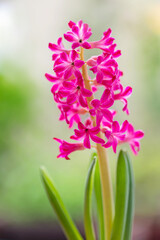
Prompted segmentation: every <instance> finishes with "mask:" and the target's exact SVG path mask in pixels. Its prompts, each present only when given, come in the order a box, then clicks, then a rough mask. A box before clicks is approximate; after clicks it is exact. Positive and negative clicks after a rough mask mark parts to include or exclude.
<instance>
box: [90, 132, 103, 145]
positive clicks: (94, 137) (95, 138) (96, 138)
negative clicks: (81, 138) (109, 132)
mask: <svg viewBox="0 0 160 240" xmlns="http://www.w3.org/2000/svg"><path fill="white" fill-rule="evenodd" d="M90 137H91V139H92V141H93V142H96V143H100V144H104V143H105V141H104V140H103V139H102V138H100V137H97V136H95V135H92V134H91V135H90Z"/></svg>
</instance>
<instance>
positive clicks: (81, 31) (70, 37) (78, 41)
mask: <svg viewBox="0 0 160 240" xmlns="http://www.w3.org/2000/svg"><path fill="white" fill-rule="evenodd" d="M68 25H69V27H70V28H71V31H69V32H67V33H65V34H64V38H65V39H66V40H67V41H69V42H72V43H73V44H72V48H73V49H75V48H77V47H79V46H82V47H83V48H86V49H89V48H91V45H90V44H89V43H88V42H87V41H86V40H87V39H88V38H90V36H91V35H92V32H91V28H89V26H88V24H86V23H83V21H82V20H80V21H78V22H77V24H76V23H74V22H72V21H70V22H69V24H68Z"/></svg>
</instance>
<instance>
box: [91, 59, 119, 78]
mask: <svg viewBox="0 0 160 240" xmlns="http://www.w3.org/2000/svg"><path fill="white" fill-rule="evenodd" d="M117 66H118V64H117V62H116V61H115V60H114V59H106V58H103V57H102V56H98V58H97V62H96V64H95V66H93V67H92V68H90V70H91V71H92V72H93V73H94V74H96V80H97V83H102V81H103V79H104V78H105V77H108V78H110V79H112V77H113V74H112V68H114V69H115V68H117Z"/></svg>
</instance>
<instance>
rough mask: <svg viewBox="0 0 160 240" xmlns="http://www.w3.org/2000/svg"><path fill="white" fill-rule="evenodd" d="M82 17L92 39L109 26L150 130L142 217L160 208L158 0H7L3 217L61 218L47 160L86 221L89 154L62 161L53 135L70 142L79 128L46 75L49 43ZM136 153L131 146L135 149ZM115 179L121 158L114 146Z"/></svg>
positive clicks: (137, 111)
mask: <svg viewBox="0 0 160 240" xmlns="http://www.w3.org/2000/svg"><path fill="white" fill-rule="evenodd" d="M79 19H83V21H84V22H87V23H88V24H89V25H90V27H91V28H92V31H93V35H92V40H96V39H98V38H100V37H101V35H102V32H103V31H105V30H106V29H107V28H108V27H111V28H112V31H113V33H112V36H113V37H115V38H116V43H117V45H118V49H121V50H122V56H121V57H120V59H119V60H118V62H119V65H120V69H122V70H123V71H124V76H123V78H122V81H123V82H124V85H131V86H132V87H133V94H132V96H131V98H130V99H129V108H130V113H131V114H130V116H129V117H126V115H125V114H124V113H121V119H126V118H127V119H128V120H129V121H131V122H132V123H133V124H134V126H135V128H136V129H143V130H144V132H145V138H144V139H143V140H142V141H141V151H140V153H139V155H138V156H137V157H134V156H133V154H132V153H131V152H130V155H131V158H132V159H133V165H134V169H135V179H136V214H137V215H143V216H144V215H145V216H148V215H149V216H151V215H153V216H155V215H157V214H158V212H160V202H159V199H160V187H159V183H160V151H159V144H160V134H159V133H160V124H159V122H160V94H159V91H160V3H158V1H156V0H145V1H144V0H142V1H138V0H135V1H131V0H120V1H118V0H92V1H91V0H88V1H85V0H81V1H76V0H68V1H65V0H59V1H57V0H46V1H42V0H41V1H38V0H35V1H31V0H28V1H27V0H23V1H20V0H8V1H7V0H5V1H2V0H1V1H0V218H1V219H5V220H7V221H12V222H13V221H16V222H30V221H33V220H37V219H43V220H45V219H47V220H48V219H53V218H54V217H55V215H54V213H53V211H52V209H51V207H50V205H49V202H48V200H47V198H46V195H45V192H44V189H43V186H42V183H41V179H40V174H39V167H40V166H41V165H45V166H46V168H48V169H49V172H50V175H51V176H52V178H53V179H54V182H55V184H56V186H57V188H58V189H59V192H60V194H61V196H62V198H63V200H64V203H65V205H66V206H67V208H68V209H69V211H70V213H71V214H72V216H73V217H74V218H76V219H77V220H80V219H82V214H83V198H84V184H85V178H86V173H87V168H88V164H89V156H90V152H89V151H83V152H82V153H79V152H78V153H74V154H72V155H71V161H66V160H64V159H57V158H56V156H57V154H58V144H57V143H56V142H54V141H53V140H52V138H53V137H58V138H63V139H65V140H68V139H69V136H70V135H71V132H72V130H68V129H67V126H66V124H65V123H64V122H59V121H58V118H59V111H58V110H57V107H56V104H55V103H54V101H53V97H52V94H51V93H50V88H51V84H50V83H49V82H47V80H46V79H45V77H44V74H45V73H46V72H48V73H49V72H50V73H52V72H51V70H52V61H51V52H50V51H49V49H48V43H49V42H56V41H57V38H58V37H59V36H62V35H63V33H64V32H66V31H67V30H68V27H67V23H68V22H69V20H73V21H78V20H79ZM129 151H130V150H129ZM109 158H110V162H111V169H112V175H113V179H115V164H116V158H117V155H114V154H113V153H112V151H111V150H109Z"/></svg>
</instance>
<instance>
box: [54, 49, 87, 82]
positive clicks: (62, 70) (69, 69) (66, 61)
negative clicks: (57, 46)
mask: <svg viewBox="0 0 160 240" xmlns="http://www.w3.org/2000/svg"><path fill="white" fill-rule="evenodd" d="M60 60H61V63H60V64H57V65H56V66H55V67H54V71H55V73H56V74H57V76H63V77H64V79H68V78H70V77H71V76H72V74H74V75H75V76H80V75H81V72H80V71H79V68H81V67H82V66H83V65H84V61H82V60H79V55H78V53H77V52H76V51H75V50H72V51H71V52H70V53H69V55H68V54H67V53H65V52H62V53H61V54H60Z"/></svg>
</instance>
